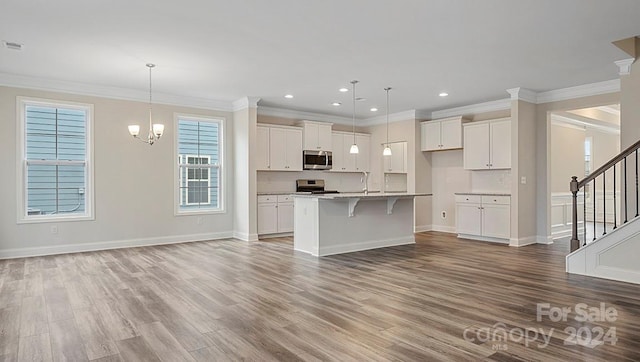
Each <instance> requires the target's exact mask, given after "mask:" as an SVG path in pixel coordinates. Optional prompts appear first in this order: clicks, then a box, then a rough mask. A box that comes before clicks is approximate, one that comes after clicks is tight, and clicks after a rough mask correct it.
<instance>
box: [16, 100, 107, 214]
mask: <svg viewBox="0 0 640 362" xmlns="http://www.w3.org/2000/svg"><path fill="white" fill-rule="evenodd" d="M28 105H34V106H45V107H54V108H66V109H75V110H81V111H84V112H85V133H86V137H85V142H86V145H85V153H86V154H85V160H84V161H82V162H83V163H84V166H85V187H84V202H85V204H84V209H85V212H84V213H83V214H56V215H55V216H54V215H45V216H37V217H35V216H31V217H30V216H29V215H27V209H28V205H27V203H28V202H27V191H26V182H27V163H28V162H27V160H26V154H25V152H26V149H25V147H26V143H25V138H26V133H25V125H26V113H25V111H26V107H27V106H28ZM16 112H17V113H18V114H17V122H18V125H17V127H16V132H17V135H16V195H17V208H16V212H17V219H16V220H17V221H16V222H17V223H18V224H22V223H42V222H66V221H91V220H95V207H94V205H95V190H94V188H95V186H94V185H95V183H94V172H93V162H94V156H93V155H94V146H93V144H94V141H93V140H94V137H93V119H94V112H93V104H89V103H79V102H69V101H59V100H54V99H45V98H32V97H22V96H18V97H16ZM30 162H34V163H47V164H48V163H51V164H58V163H60V164H78V163H80V161H64V160H61V161H37V160H34V161H30Z"/></svg>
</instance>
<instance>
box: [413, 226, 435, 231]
mask: <svg viewBox="0 0 640 362" xmlns="http://www.w3.org/2000/svg"><path fill="white" fill-rule="evenodd" d="M432 230H433V225H416V226H415V228H414V232H416V233H423V232H425V231H432Z"/></svg>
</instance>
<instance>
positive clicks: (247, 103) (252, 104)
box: [232, 97, 260, 112]
mask: <svg viewBox="0 0 640 362" xmlns="http://www.w3.org/2000/svg"><path fill="white" fill-rule="evenodd" d="M259 101H260V98H258V97H242V98H240V99H237V100H235V101H233V103H232V106H233V109H232V110H233V111H234V112H237V111H241V110H243V109H247V108H257V107H258V102H259Z"/></svg>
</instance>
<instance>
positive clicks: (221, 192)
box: [173, 113, 226, 216]
mask: <svg viewBox="0 0 640 362" xmlns="http://www.w3.org/2000/svg"><path fill="white" fill-rule="evenodd" d="M181 120H182V121H192V122H208V123H217V124H218V155H219V162H218V164H217V165H212V166H211V167H209V168H208V169H209V180H208V181H209V182H208V184H209V186H210V185H211V172H212V171H214V170H216V169H217V170H218V172H219V177H218V207H217V208H214V207H209V208H199V209H192V210H183V209H181V208H180V205H181V204H182V201H183V197H182V192H181V191H180V186H181V184H182V175H181V172H180V162H181V161H180V160H181V156H192V157H203V156H198V155H191V154H181V153H179V144H180V140H179V138H180V133H179V128H180V121H181ZM225 122H226V119H225V118H224V117H216V116H201V115H194V114H185V113H174V122H173V123H174V135H175V136H174V137H173V147H174V150H173V154H174V160H176V159H177V160H178V162H175V161H174V178H173V179H174V185H173V193H174V197H173V199H174V216H188V215H202V214H223V213H226V207H225V201H226V200H225V197H224V196H225V192H226V189H225V188H226V184H225V175H226V170H225V167H224V164H225V149H224V147H225V137H226V134H225ZM186 160H187V159H186V158H185V161H186ZM209 160H211V159H209ZM211 201H212V200H211V196H210V195H209V204H211ZM187 205H189V204H187ZM193 205H196V204H193Z"/></svg>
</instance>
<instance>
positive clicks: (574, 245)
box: [569, 176, 580, 251]
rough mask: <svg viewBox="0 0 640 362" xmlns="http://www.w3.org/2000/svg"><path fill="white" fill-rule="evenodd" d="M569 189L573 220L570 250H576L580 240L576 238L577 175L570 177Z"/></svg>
mask: <svg viewBox="0 0 640 362" xmlns="http://www.w3.org/2000/svg"><path fill="white" fill-rule="evenodd" d="M569 189H570V190H571V194H572V197H571V198H572V200H573V209H572V210H573V211H572V214H573V220H571V251H575V250H578V249H579V248H580V240H578V177H577V176H573V177H571V182H569Z"/></svg>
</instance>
